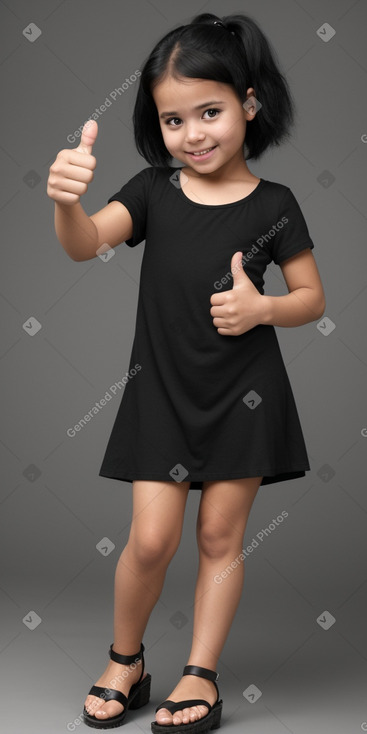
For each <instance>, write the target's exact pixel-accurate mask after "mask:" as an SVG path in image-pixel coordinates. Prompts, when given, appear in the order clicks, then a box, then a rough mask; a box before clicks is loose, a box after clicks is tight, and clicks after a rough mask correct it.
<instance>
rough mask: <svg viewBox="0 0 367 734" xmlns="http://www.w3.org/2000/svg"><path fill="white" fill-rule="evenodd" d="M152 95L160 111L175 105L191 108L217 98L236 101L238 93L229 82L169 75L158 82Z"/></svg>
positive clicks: (181, 107)
mask: <svg viewBox="0 0 367 734" xmlns="http://www.w3.org/2000/svg"><path fill="white" fill-rule="evenodd" d="M152 96H153V99H154V101H155V103H156V106H157V108H158V111H159V112H161V111H162V110H166V109H167V110H169V109H171V108H172V106H173V105H174V107H175V109H176V107H177V108H178V107H179V108H180V109H187V110H188V109H191V108H192V107H195V105H196V104H199V103H200V102H205V101H206V100H211V99H213V100H214V99H217V100H223V101H225V102H229V101H234V100H235V99H236V95H235V92H234V90H233V89H232V87H231V86H230V85H229V84H223V83H221V82H216V81H212V80H211V79H189V78H188V77H181V78H179V79H175V78H174V77H171V76H169V77H167V78H166V79H164V80H163V81H161V82H159V84H156V86H155V87H154V89H153V90H152Z"/></svg>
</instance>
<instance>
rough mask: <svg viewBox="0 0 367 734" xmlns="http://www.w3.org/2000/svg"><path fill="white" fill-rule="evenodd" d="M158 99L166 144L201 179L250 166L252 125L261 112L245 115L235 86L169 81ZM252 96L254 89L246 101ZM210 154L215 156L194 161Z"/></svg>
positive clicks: (157, 89)
mask: <svg viewBox="0 0 367 734" xmlns="http://www.w3.org/2000/svg"><path fill="white" fill-rule="evenodd" d="M152 95H153V99H154V102H155V104H156V107H157V111H158V117H159V123H160V126H161V131H162V136H163V140H164V144H165V146H166V148H167V150H168V152H169V153H170V155H172V156H173V157H174V158H177V160H179V161H182V162H183V163H185V164H186V165H187V166H189V167H190V168H192V169H194V170H195V171H196V172H197V173H199V174H200V173H213V172H214V171H216V170H217V169H218V168H220V167H221V166H223V165H224V164H226V163H228V162H229V161H233V162H237V163H238V162H241V163H243V162H245V158H244V152H243V143H244V140H245V135H246V122H247V120H252V119H253V118H254V117H255V113H256V110H255V108H254V107H253V108H251V109H250V111H249V112H248V111H247V110H245V109H244V107H243V103H242V102H241V100H240V99H239V97H238V96H237V93H236V92H235V91H234V89H233V88H232V87H231V86H230V85H229V84H222V83H219V82H214V81H211V80H208V79H188V78H186V77H185V78H183V79H182V80H178V79H174V78H173V77H168V78H166V79H165V80H164V81H163V82H160V83H159V84H157V85H156V86H155V87H154V89H153V91H152ZM250 96H255V92H254V89H253V88H252V87H250V88H249V89H248V90H247V97H246V98H248V97H250ZM243 102H245V100H243ZM208 148H210V149H213V150H211V151H210V152H208V153H203V155H194V153H200V152H202V151H207V150H208Z"/></svg>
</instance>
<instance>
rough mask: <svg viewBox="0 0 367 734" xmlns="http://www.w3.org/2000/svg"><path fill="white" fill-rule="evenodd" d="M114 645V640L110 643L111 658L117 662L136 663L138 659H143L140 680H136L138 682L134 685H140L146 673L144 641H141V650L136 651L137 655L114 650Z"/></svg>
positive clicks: (124, 663) (123, 663)
mask: <svg viewBox="0 0 367 734" xmlns="http://www.w3.org/2000/svg"><path fill="white" fill-rule="evenodd" d="M112 645H113V642H111V645H110V649H109V656H110V658H111V660H113V661H114V662H115V663H120V664H122V665H131V664H132V663H135V662H136V661H137V660H140V659H141V661H142V665H141V671H140V676H139V678H138V680H137V681H136V684H133V685H138V683H140V681H141V679H142V677H143V675H144V667H145V664H144V650H145V647H144V645H143V643H141V645H140V650H139V652H137V653H135V655H122V654H121V653H119V652H115V650H112Z"/></svg>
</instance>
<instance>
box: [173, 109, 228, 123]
mask: <svg viewBox="0 0 367 734" xmlns="http://www.w3.org/2000/svg"><path fill="white" fill-rule="evenodd" d="M221 111H222V110H217V109H215V108H213V107H210V108H209V109H207V110H205V112H204V113H203V114H204V115H205V114H206V113H207V112H215V115H213V116H212V115H211V116H210V117H209V118H206V119H209V120H215V118H216V117H217V113H218V114H219V112H221ZM173 120H175V121H176V120H178V121H179V122H181V119H180V117H170V118H169V119H168V120H166V125H170V127H178V125H176V124H175V125H171V122H172V121H173Z"/></svg>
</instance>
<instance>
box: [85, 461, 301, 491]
mask: <svg viewBox="0 0 367 734" xmlns="http://www.w3.org/2000/svg"><path fill="white" fill-rule="evenodd" d="M306 471H310V466H309V465H305V466H303V467H300V466H298V467H294V468H292V467H289V466H288V467H284V468H281V469H277V470H276V471H274V470H269V469H267V470H265V469H261V470H253V471H251V472H249V471H248V470H244V471H242V472H236V473H235V474H233V473H231V472H217V471H216V472H213V473H211V472H209V473H205V477H203V476H198V475H197V474H187V475H186V476H185V477H184V478H183V479H182V480H181V481H182V482H190V483H191V484H192V485H194V486H193V487H192V488H193V489H194V488H198V485H201V484H202V483H203V482H215V481H223V480H226V479H228V480H230V479H248V478H252V477H260V476H261V477H262V481H261V484H260V486H261V485H265V484H273V483H275V482H282V481H287V480H289V479H298V478H300V477H304V476H305V474H306ZM123 474H124V476H122V475H121V473H120V472H114V471H112V470H110V471H109V470H108V469H105V470H102V469H100V471H99V473H98V475H99V476H100V477H106V478H107V479H117V480H120V481H122V482H133V481H135V480H139V481H160V482H175V481H176V480H175V479H173V478H172V479H167V477H163V475H162V473H158V474H157V473H156V472H136V473H134V475H133V474H131V473H130V472H123ZM128 474H130V476H127V475H128ZM177 484H180V482H177ZM195 485H196V486H195Z"/></svg>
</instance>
